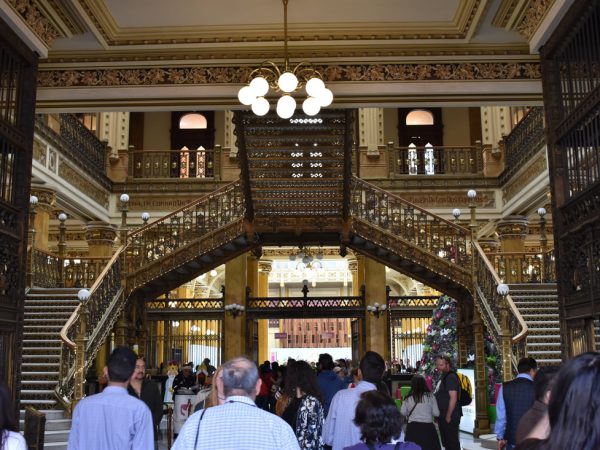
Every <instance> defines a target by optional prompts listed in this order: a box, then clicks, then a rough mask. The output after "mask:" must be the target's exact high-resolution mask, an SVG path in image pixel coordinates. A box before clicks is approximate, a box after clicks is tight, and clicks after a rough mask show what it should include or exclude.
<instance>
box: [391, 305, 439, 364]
mask: <svg viewBox="0 0 600 450" xmlns="http://www.w3.org/2000/svg"><path fill="white" fill-rule="evenodd" d="M436 303H437V301H436ZM430 324H431V314H429V316H428V317H395V315H394V314H392V316H391V318H390V336H391V339H390V340H391V357H392V360H396V361H400V360H402V361H404V363H405V365H406V367H407V368H414V367H415V365H416V363H417V361H420V360H421V356H422V354H423V343H424V342H425V338H426V337H427V327H428V326H429V325H430Z"/></svg>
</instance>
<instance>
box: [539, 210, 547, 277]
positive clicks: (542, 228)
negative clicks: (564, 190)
mask: <svg viewBox="0 0 600 450" xmlns="http://www.w3.org/2000/svg"><path fill="white" fill-rule="evenodd" d="M537 213H538V215H539V216H540V252H541V253H542V258H541V260H540V278H541V281H542V282H544V281H546V257H547V255H546V252H547V251H548V238H547V237H546V218H545V217H544V216H545V215H546V208H539V209H538V210H537Z"/></svg>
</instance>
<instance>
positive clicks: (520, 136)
mask: <svg viewBox="0 0 600 450" xmlns="http://www.w3.org/2000/svg"><path fill="white" fill-rule="evenodd" d="M545 144H546V135H545V130H544V108H542V107H541V106H536V107H533V108H531V109H530V110H529V112H528V113H527V114H526V115H525V116H524V117H523V119H521V121H520V122H519V123H518V124H517V125H516V126H515V127H514V128H513V130H512V131H511V132H510V134H509V135H508V136H506V137H505V138H504V167H505V169H504V172H502V174H501V180H502V182H503V183H504V182H506V181H508V179H509V178H510V177H511V176H512V175H514V174H515V173H516V172H517V171H518V170H519V169H520V168H522V167H523V165H524V164H525V163H527V161H529V160H530V159H531V158H532V157H533V156H535V155H536V154H537V153H538V151H539V150H540V149H541V148H542V147H543V146H544V145H545Z"/></svg>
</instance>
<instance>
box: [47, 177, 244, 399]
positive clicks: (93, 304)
mask: <svg viewBox="0 0 600 450" xmlns="http://www.w3.org/2000/svg"><path fill="white" fill-rule="evenodd" d="M244 214H245V208H244V202H243V195H242V190H241V187H240V182H239V181H236V182H233V183H230V184H228V185H226V186H224V187H223V188H221V189H219V190H217V191H215V192H212V193H210V194H208V195H205V196H203V197H201V198H200V199H198V200H195V201H194V202H192V203H191V204H189V205H187V206H184V207H183V208H181V209H180V210H178V211H175V212H173V213H172V214H169V215H168V216H165V217H163V218H162V219H160V220H158V221H156V222H153V223H151V224H148V225H146V226H143V227H142V228H140V229H139V230H137V231H135V232H133V233H132V234H130V235H129V236H128V237H127V243H126V245H124V246H121V247H120V248H119V249H118V250H117V252H116V253H115V255H114V256H113V257H112V258H111V259H110V261H109V262H108V264H107V266H106V267H105V268H104V270H103V271H102V273H101V274H100V276H99V277H98V278H97V279H96V281H95V282H94V284H93V286H92V287H91V289H90V291H89V298H88V299H87V300H84V301H82V303H81V304H80V306H79V307H78V308H77V309H76V311H75V312H74V313H73V314H72V315H71V317H70V318H69V320H68V321H67V323H66V324H65V326H64V327H63V329H62V330H61V332H60V338H61V340H62V347H61V359H60V382H59V385H58V386H57V388H56V394H57V398H58V399H59V401H60V402H61V403H62V404H63V405H64V406H65V407H66V408H67V409H69V408H70V406H71V402H72V401H73V400H79V399H80V398H81V397H82V396H83V384H84V380H85V373H86V371H87V369H88V368H89V366H90V364H91V363H92V361H93V359H94V357H95V356H96V353H97V351H98V349H99V347H100V346H101V345H102V343H103V342H104V341H105V340H106V338H107V336H108V333H109V332H110V330H111V329H112V328H113V326H114V324H115V323H116V321H117V318H118V317H119V315H120V313H121V311H122V310H123V308H124V306H125V303H126V301H127V298H128V295H129V294H130V293H131V292H132V291H133V290H134V289H135V288H136V287H139V286H140V284H139V283H141V284H143V283H144V282H145V281H148V280H149V279H152V278H157V277H160V276H161V275H163V274H164V273H166V272H168V271H169V270H170V269H172V268H174V267H177V265H179V264H181V263H182V261H185V258H188V259H189V258H193V257H197V256H198V255H200V254H202V253H201V252H208V251H210V250H212V249H214V248H217V247H219V246H222V245H224V244H226V243H228V242H230V241H231V240H232V239H234V238H236V237H238V236H239V235H241V234H242V233H243V232H244V227H243V218H244ZM194 244H198V245H197V246H194ZM189 248H192V249H193V250H192V251H188V252H187V253H185V251H186V250H189ZM179 254H182V255H183V258H178V255H179ZM140 274H141V275H140ZM125 279H127V283H125V281H124V280H125Z"/></svg>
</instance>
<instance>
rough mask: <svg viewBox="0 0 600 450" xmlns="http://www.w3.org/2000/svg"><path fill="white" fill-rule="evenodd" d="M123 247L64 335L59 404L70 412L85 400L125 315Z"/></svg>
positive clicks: (93, 288)
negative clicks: (93, 371)
mask: <svg viewBox="0 0 600 450" xmlns="http://www.w3.org/2000/svg"><path fill="white" fill-rule="evenodd" d="M124 250H125V247H124V246H121V247H120V248H119V249H118V250H117V252H116V253H115V254H114V256H113V257H112V258H111V259H110V261H109V262H108V264H107V266H106V267H105V268H104V270H103V272H102V273H101V274H100V276H99V277H98V278H97V279H96V281H95V282H94V284H93V286H92V287H91V289H90V291H89V292H90V296H89V298H88V299H87V300H84V301H82V302H81V304H80V305H79V306H78V307H77V308H76V310H75V311H74V312H73V314H72V315H71V317H70V318H69V320H68V321H67V323H66V324H65V326H64V327H63V328H62V330H61V332H60V338H61V341H62V342H61V354H60V377H59V383H58V386H57V387H56V396H57V398H58V399H59V401H60V402H61V403H62V404H63V405H64V406H65V407H66V408H67V409H70V406H71V402H72V400H73V399H80V398H81V397H82V396H83V381H84V379H85V378H84V377H85V373H86V371H87V369H88V368H89V366H90V365H91V363H92V361H93V360H94V357H95V356H96V353H97V351H98V349H99V347H100V346H101V345H102V343H103V342H104V341H105V340H106V338H107V337H108V334H109V333H110V331H111V329H112V327H113V326H114V324H115V323H116V321H117V318H118V317H119V314H120V313H121V311H122V309H123V307H124V305H125V299H124V297H123V280H122V279H121V266H122V261H121V258H122V255H124Z"/></svg>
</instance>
